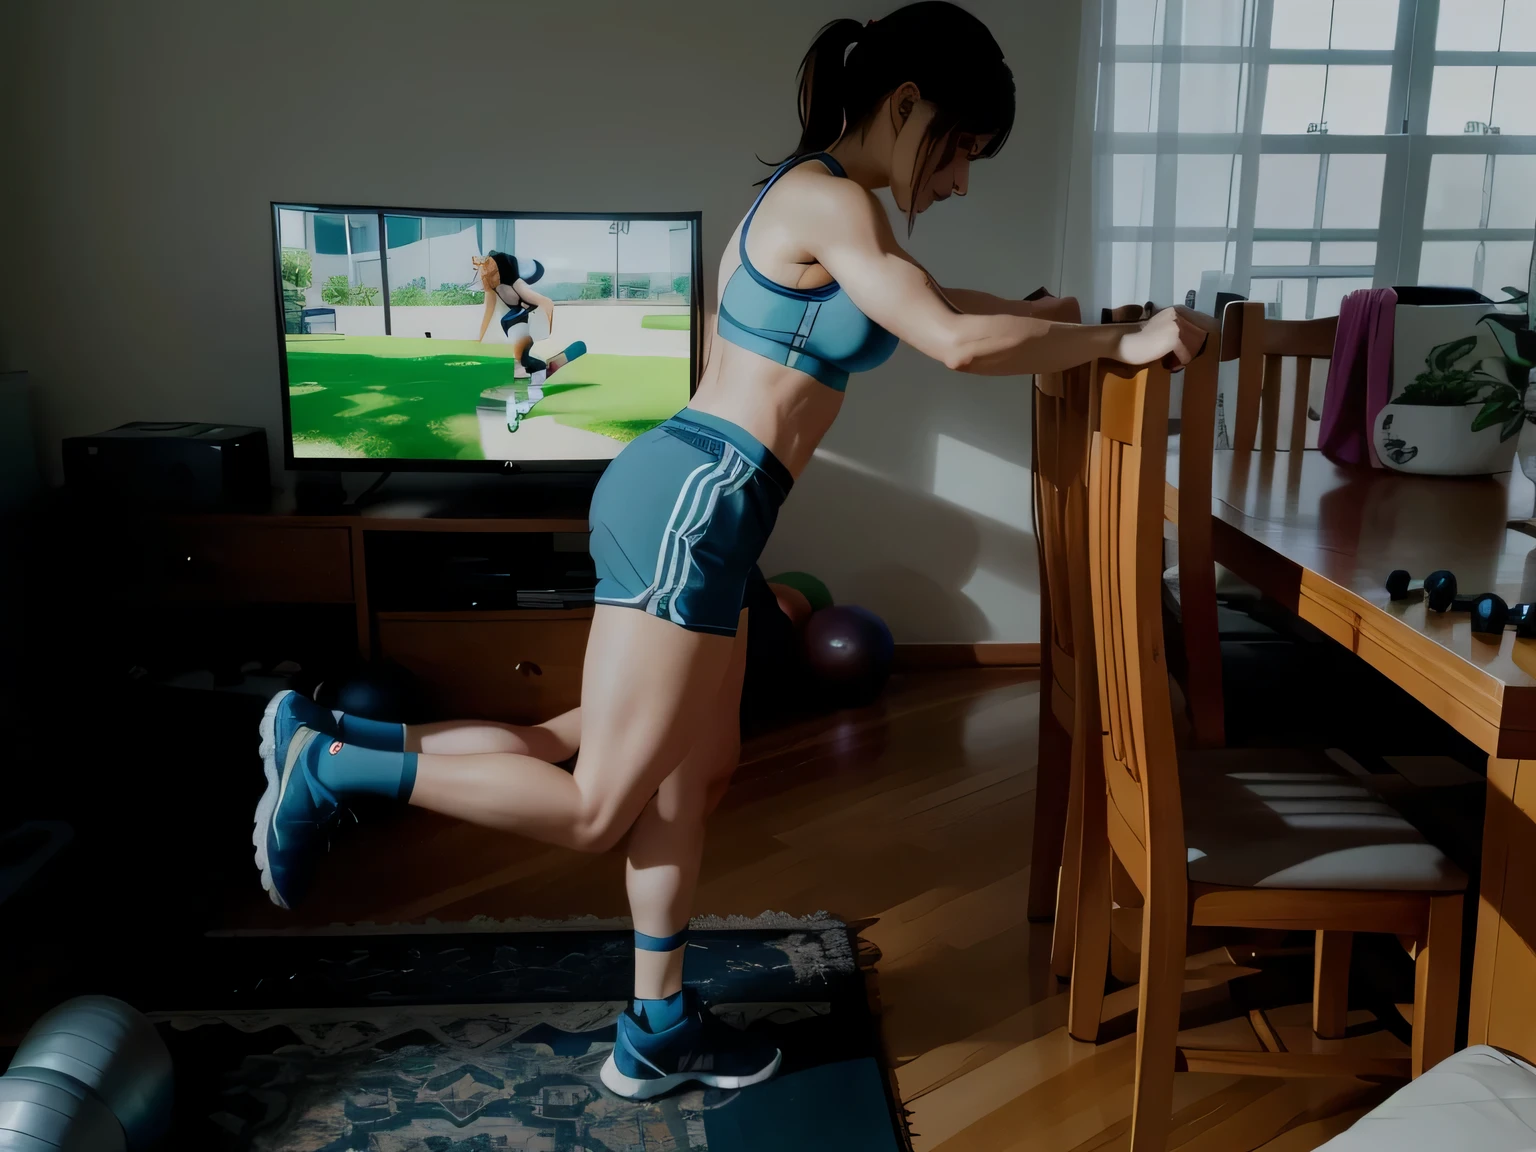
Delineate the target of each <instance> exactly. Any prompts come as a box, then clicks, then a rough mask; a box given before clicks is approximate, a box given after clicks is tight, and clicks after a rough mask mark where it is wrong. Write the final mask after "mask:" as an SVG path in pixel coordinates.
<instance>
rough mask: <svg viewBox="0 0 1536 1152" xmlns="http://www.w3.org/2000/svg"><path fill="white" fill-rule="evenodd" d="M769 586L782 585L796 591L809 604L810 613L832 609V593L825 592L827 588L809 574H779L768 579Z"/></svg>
mask: <svg viewBox="0 0 1536 1152" xmlns="http://www.w3.org/2000/svg"><path fill="white" fill-rule="evenodd" d="M768 583H770V584H784V585H786V586H788V587H790V588H794V589H795V590H797V591H798V592H799V593H800V594H801V595H802V596H804V597H805V598H806V599H807V600H808V601H810V604H811V611H812V612H820V611H821V610H822V609H823V608H830V607H832V593H830V592H828V591H827V586H826V585H825V584H823V583H822V582H821V581H820V580H818V579H816V577H814V576H812V575H811V574H810V573H809V572H780V573H779V574H778V575H777V576H773V577H770V578H769V580H768Z"/></svg>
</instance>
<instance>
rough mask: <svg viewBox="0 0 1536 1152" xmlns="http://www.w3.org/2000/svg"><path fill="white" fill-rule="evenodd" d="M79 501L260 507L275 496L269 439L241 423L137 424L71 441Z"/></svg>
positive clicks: (69, 475)
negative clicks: (268, 458) (268, 451)
mask: <svg viewBox="0 0 1536 1152" xmlns="http://www.w3.org/2000/svg"><path fill="white" fill-rule="evenodd" d="M64 483H65V486H66V487H67V488H68V490H69V492H70V493H71V495H74V496H77V497H81V498H84V499H87V500H93V501H99V502H102V503H132V504H135V505H138V506H148V507H153V508H165V509H179V510H186V511H194V510H206V509H211V508H229V507H246V506H252V505H256V506H260V505H263V504H265V503H266V502H267V501H268V500H270V498H271V489H272V480H271V472H270V466H269V464H268V460H267V434H266V432H265V431H264V430H263V429H261V428H248V427H245V426H242V425H238V424H198V423H193V422H190V421H175V422H165V423H156V422H149V421H142V420H136V421H134V422H133V423H131V424H124V425H121V426H120V427H117V428H113V429H112V430H111V431H108V432H98V433H97V434H96V435H94V436H71V437H69V438H68V439H66V440H65V441H64Z"/></svg>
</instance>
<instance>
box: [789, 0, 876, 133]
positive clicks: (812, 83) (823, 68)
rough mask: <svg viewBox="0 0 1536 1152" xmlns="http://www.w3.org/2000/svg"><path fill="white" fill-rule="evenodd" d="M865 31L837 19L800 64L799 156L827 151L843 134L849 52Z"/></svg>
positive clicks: (812, 46)
mask: <svg viewBox="0 0 1536 1152" xmlns="http://www.w3.org/2000/svg"><path fill="white" fill-rule="evenodd" d="M863 32H864V25H862V24H860V23H859V22H858V21H857V20H834V21H832V23H830V24H828V25H827V26H826V27H824V28H823V29H822V30H821V31H820V32H818V33H816V39H815V40H813V41H812V42H811V47H810V50H809V51H808V52H806V54H805V58H804V59H803V60H801V61H800V71H799V73H798V74H797V78H798V79H799V82H800V143H799V144H798V145H797V146H796V148H795V155H796V156H803V155H805V154H806V153H807V152H822V151H825V150H826V149H828V148H830V147H832V145H833V144H835V143H836V142H837V138H838V137H839V136H841V135H842V134H843V125H844V122H845V120H844V118H845V117H846V115H847V96H848V83H847V81H848V65H847V57H848V50H849V49H850V48H852V47H853V45H854V44H855V43H857V42H858V39H859V37H860V36H861V35H862V34H863Z"/></svg>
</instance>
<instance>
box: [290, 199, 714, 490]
mask: <svg viewBox="0 0 1536 1152" xmlns="http://www.w3.org/2000/svg"><path fill="white" fill-rule="evenodd" d="M272 237H273V243H272V254H273V260H274V269H275V271H274V280H275V283H276V288H277V329H278V339H279V342H280V352H281V355H280V357H279V359H280V361H281V365H282V388H283V433H284V437H283V440H284V454H285V461H286V463H287V465H288V466H289V467H290V468H320V469H327V470H344V469H350V470H366V471H396V470H416V471H460V470H462V471H479V472H507V471H534V472H537V471H544V472H562V471H564V472H572V471H575V472H581V471H593V472H597V471H601V470H602V469H603V468H604V467H605V466H606V465H607V463H608V461H609V460H611V459H612V458H613V457H614V456H616V455H617V454H618V452H619V450H620V449H621V448H623V447H624V445H625V444H627V443H628V442H629V441H630V440H633V439H634V438H635V437H636V436H638V435H640V434H641V433H642V432H644V431H646V430H647V429H649V428H652V427H654V426H655V425H657V424H659V423H661V422H662V421H663V420H665V419H666V418H667V417H669V416H671V415H672V414H673V413H675V412H677V411H678V410H679V409H680V408H682V407H684V406H685V405H686V404H687V403H688V399H689V397H690V396H691V395H692V394H693V389H694V387H695V385H696V383H697V379H698V370H699V342H698V333H699V329H700V321H701V315H702V313H701V309H700V304H699V275H700V267H701V263H700V260H701V255H700V243H699V214H698V213H697V212H673V213H642V212H633V213H627V214H625V213H614V214H610V215H598V214H591V213H550V212H543V213H538V212H468V211H438V210H427V209H419V208H368V207H352V206H342V205H324V204H276V203H274V204H273V205H272Z"/></svg>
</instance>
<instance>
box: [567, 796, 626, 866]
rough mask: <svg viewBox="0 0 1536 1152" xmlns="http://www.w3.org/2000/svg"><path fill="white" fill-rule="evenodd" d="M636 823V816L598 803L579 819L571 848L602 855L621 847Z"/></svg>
mask: <svg viewBox="0 0 1536 1152" xmlns="http://www.w3.org/2000/svg"><path fill="white" fill-rule="evenodd" d="M634 822H635V818H634V815H633V814H631V813H628V812H624V811H621V810H620V809H619V807H618V806H617V805H615V804H612V803H604V802H597V803H594V804H592V805H590V806H588V807H587V808H585V809H583V811H582V812H581V813H580V815H579V816H578V817H577V821H576V827H575V829H574V830H573V835H572V843H571V847H572V848H575V849H576V851H578V852H590V853H592V854H593V855H598V856H600V855H602V854H603V853H605V852H611V851H612V850H613V849H615V848H617V847H618V846H619V842H620V841H621V840H623V839H624V837H625V835H626V834H627V833H628V832H629V829H630V826H631V825H633V824H634Z"/></svg>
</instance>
